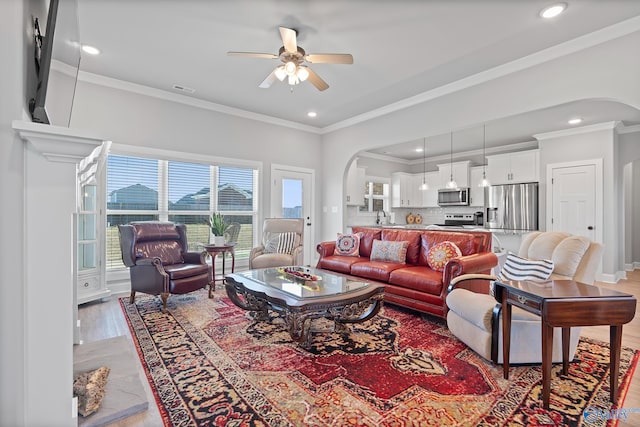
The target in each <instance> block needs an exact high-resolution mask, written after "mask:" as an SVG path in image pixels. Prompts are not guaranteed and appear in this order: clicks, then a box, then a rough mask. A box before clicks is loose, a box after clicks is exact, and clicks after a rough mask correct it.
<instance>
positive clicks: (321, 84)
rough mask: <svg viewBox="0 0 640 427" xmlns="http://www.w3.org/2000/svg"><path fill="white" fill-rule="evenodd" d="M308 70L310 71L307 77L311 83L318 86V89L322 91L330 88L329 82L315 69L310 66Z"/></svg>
mask: <svg viewBox="0 0 640 427" xmlns="http://www.w3.org/2000/svg"><path fill="white" fill-rule="evenodd" d="M307 71H309V77H308V78H307V80H309V81H310V82H311V84H312V85H314V86H315V87H316V89H318V90H319V91H320V92H322V91H323V90H327V89H329V85H328V84H327V82H325V81H324V80H322V79H321V78H320V76H319V75H317V74H316V72H315V71H313V70H312V69H311V68H309V67H307Z"/></svg>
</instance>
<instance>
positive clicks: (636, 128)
mask: <svg viewBox="0 0 640 427" xmlns="http://www.w3.org/2000/svg"><path fill="white" fill-rule="evenodd" d="M617 129H618V135H623V134H626V133H636V132H640V125H633V126H625V125H620V126H619V127H618V128H617Z"/></svg>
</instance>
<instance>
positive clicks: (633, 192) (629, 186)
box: [618, 130, 640, 268]
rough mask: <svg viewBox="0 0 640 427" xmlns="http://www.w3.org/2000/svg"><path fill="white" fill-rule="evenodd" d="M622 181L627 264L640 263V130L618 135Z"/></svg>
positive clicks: (625, 259)
mask: <svg viewBox="0 0 640 427" xmlns="http://www.w3.org/2000/svg"><path fill="white" fill-rule="evenodd" d="M618 145H619V154H618V156H619V159H620V169H621V171H622V173H623V174H625V171H627V174H628V175H623V176H622V177H621V182H623V183H624V186H625V194H626V195H627V200H625V201H624V204H623V205H624V207H625V209H626V212H625V221H624V239H625V241H626V244H625V246H624V247H625V254H624V261H625V264H627V265H630V264H634V263H635V265H636V268H637V266H638V265H640V130H638V131H636V132H633V133H625V134H621V135H619V137H618Z"/></svg>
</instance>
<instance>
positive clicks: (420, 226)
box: [347, 224, 533, 235]
mask: <svg viewBox="0 0 640 427" xmlns="http://www.w3.org/2000/svg"><path fill="white" fill-rule="evenodd" d="M432 225H436V224H378V225H376V224H373V225H370V224H369V225H362V224H354V225H348V226H347V227H369V228H398V229H407V230H426V229H428V228H429V226H432ZM438 227H439V228H441V229H443V230H475V229H482V230H483V231H490V232H492V233H494V234H511V235H517V234H527V233H531V232H532V231H533V230H505V229H502V228H484V227H483V226H481V225H440V226H438ZM433 229H434V230H435V229H436V228H433Z"/></svg>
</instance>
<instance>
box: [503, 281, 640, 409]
mask: <svg viewBox="0 0 640 427" xmlns="http://www.w3.org/2000/svg"><path fill="white" fill-rule="evenodd" d="M495 292H496V299H498V301H502V316H503V317H502V340H503V341H502V350H503V360H504V364H503V369H504V378H505V379H508V378H509V351H510V345H511V308H512V306H516V307H520V308H521V309H523V310H526V311H528V312H530V313H534V314H537V315H539V316H540V318H541V323H542V403H543V406H544V408H545V409H549V394H550V390H551V356H552V353H553V328H554V327H559V328H562V372H563V374H564V375H567V374H568V371H569V360H568V358H569V338H570V334H571V329H570V328H571V327H573V326H598V325H609V328H610V329H609V336H610V357H609V359H610V367H611V368H610V371H609V375H610V377H611V378H610V379H611V395H610V398H611V401H612V402H615V401H616V399H617V397H618V372H619V368H620V347H621V345H622V325H624V324H625V323H629V322H630V321H631V320H632V319H633V317H634V316H635V314H636V299H635V298H634V297H633V295H629V294H625V293H622V292H617V291H613V290H609V289H605V288H600V287H597V286H592V285H587V284H584V283H579V282H575V281H573V280H550V281H548V282H542V283H539V282H505V283H502V282H500V281H496V282H495Z"/></svg>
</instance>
